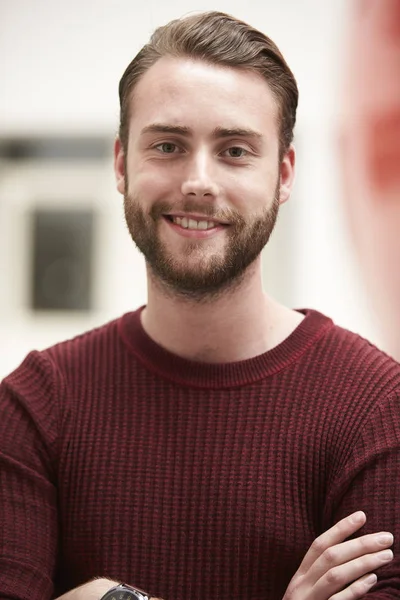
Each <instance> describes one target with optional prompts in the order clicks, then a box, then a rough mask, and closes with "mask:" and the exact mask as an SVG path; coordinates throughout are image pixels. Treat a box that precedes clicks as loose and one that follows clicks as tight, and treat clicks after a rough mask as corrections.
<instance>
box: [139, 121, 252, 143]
mask: <svg viewBox="0 0 400 600" xmlns="http://www.w3.org/2000/svg"><path fill="white" fill-rule="evenodd" d="M146 133H170V134H174V135H181V136H184V137H190V136H192V135H193V130H192V129H191V128H190V127H185V126H182V125H167V124H164V123H152V124H151V125H147V127H144V128H143V129H142V131H141V134H142V135H144V134H146ZM211 136H212V137H213V138H214V139H220V138H230V137H243V138H245V137H246V138H253V139H257V140H261V139H262V137H263V136H262V134H261V133H259V132H258V131H254V130H253V129H243V128H241V127H235V128H232V129H230V128H226V127H216V128H215V129H214V130H213V132H212V134H211Z"/></svg>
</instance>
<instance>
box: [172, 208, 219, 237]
mask: <svg viewBox="0 0 400 600" xmlns="http://www.w3.org/2000/svg"><path fill="white" fill-rule="evenodd" d="M167 216H168V217H169V216H172V215H164V219H163V221H164V222H165V223H166V224H167V225H168V226H169V227H171V229H173V231H175V233H177V234H178V235H180V236H182V237H186V238H192V239H197V240H203V239H208V238H210V237H213V236H215V235H218V234H219V233H221V231H224V230H225V229H226V225H223V224H217V225H216V226H215V227H213V228H212V229H185V228H184V227H181V226H180V225H177V223H174V222H173V221H171V220H170V219H168V218H167ZM173 216H174V217H178V216H180V215H178V214H176V213H174V215H173ZM185 216H186V215H185ZM187 218H190V217H187ZM198 218H199V217H196V219H198ZM201 220H202V221H205V219H204V217H202V219H201ZM214 223H216V221H214Z"/></svg>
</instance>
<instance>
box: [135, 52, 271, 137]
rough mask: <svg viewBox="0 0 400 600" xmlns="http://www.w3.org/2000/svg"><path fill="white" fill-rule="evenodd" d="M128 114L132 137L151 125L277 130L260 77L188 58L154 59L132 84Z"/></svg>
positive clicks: (266, 89)
mask: <svg viewBox="0 0 400 600" xmlns="http://www.w3.org/2000/svg"><path fill="white" fill-rule="evenodd" d="M130 112H131V115H132V116H131V129H132V128H133V130H134V131H135V132H136V133H138V129H142V128H143V127H146V126H147V125H149V124H151V123H154V122H157V123H159V122H162V123H168V124H171V125H184V126H188V127H190V128H191V129H193V131H196V130H198V131H200V130H201V131H202V132H207V131H208V130H214V129H215V127H221V126H222V127H230V128H234V127H240V128H249V129H256V130H258V131H260V133H262V134H265V135H268V136H270V135H271V134H272V133H276V134H277V131H278V127H277V121H278V105H277V101H276V99H275V96H274V95H273V93H272V91H271V89H270V87H269V86H268V84H267V82H266V81H265V80H264V79H263V78H262V77H261V75H258V74H257V73H254V72H252V71H248V70H244V69H239V68H231V67H225V66H219V65H213V64H209V63H206V62H204V61H199V60H192V59H184V58H179V59H178V58H167V57H163V58H161V59H160V60H158V61H157V62H156V63H155V64H154V65H153V66H152V67H150V69H149V70H148V71H147V72H146V73H145V74H144V75H143V76H142V78H141V79H140V80H139V82H138V83H137V84H136V86H135V89H134V94H133V98H131V111H130Z"/></svg>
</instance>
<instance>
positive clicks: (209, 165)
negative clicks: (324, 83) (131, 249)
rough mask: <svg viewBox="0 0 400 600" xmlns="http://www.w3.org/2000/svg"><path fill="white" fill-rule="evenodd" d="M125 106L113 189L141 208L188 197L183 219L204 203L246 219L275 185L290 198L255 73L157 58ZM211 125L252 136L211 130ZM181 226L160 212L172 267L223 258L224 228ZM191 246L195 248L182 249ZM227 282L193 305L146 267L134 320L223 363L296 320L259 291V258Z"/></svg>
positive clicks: (272, 119)
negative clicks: (168, 150) (194, 231)
mask: <svg viewBox="0 0 400 600" xmlns="http://www.w3.org/2000/svg"><path fill="white" fill-rule="evenodd" d="M260 96H262V97H263V102H262V103H261V102H260ZM131 113H132V117H131V123H130V132H129V141H128V151H127V154H126V155H125V154H124V151H123V148H122V146H121V144H120V142H119V140H117V141H116V144H115V172H116V177H117V188H118V190H119V191H120V192H121V193H122V194H125V193H127V194H128V195H129V196H130V197H135V198H136V199H137V201H138V202H139V203H141V206H142V208H143V209H144V210H145V211H147V213H148V212H149V211H150V210H151V207H152V206H153V205H154V204H155V203H157V202H161V201H164V202H168V203H170V204H171V205H173V206H175V205H176V206H177V208H176V210H175V214H182V206H184V203H185V202H186V201H188V200H190V201H191V202H192V203H195V205H196V207H197V210H196V211H191V212H186V214H187V215H188V216H192V217H195V216H197V217H198V218H199V216H200V215H203V216H202V217H200V218H203V219H204V214H205V212H206V211H209V210H213V211H215V213H216V214H217V215H221V216H222V220H224V216H225V215H226V213H228V214H229V211H234V212H236V213H238V214H239V215H240V216H241V217H242V218H243V219H244V220H245V222H246V223H251V222H252V220H253V219H254V218H257V217H259V216H260V215H262V214H263V213H264V212H265V210H269V209H271V207H272V205H273V202H274V198H275V195H276V192H277V196H278V202H279V203H283V202H285V201H286V200H287V199H288V198H289V196H290V192H291V189H292V185H293V181H294V165H295V151H294V148H293V147H290V148H289V150H288V152H287V153H286V154H285V156H284V157H283V160H282V161H281V163H279V137H278V121H277V113H278V111H277V105H276V101H275V98H274V96H273V94H272V93H271V91H270V90H269V88H268V86H267V85H266V83H265V82H264V81H263V80H262V79H261V78H260V77H259V76H258V75H256V74H254V73H249V72H244V71H237V70H232V69H227V68H222V67H216V66H211V65H207V64H205V63H202V62H198V61H197V62H194V61H190V60H182V59H179V60H178V59H168V58H162V59H160V60H159V61H158V62H157V63H156V64H155V65H153V66H152V67H151V68H150V69H149V70H148V71H147V73H146V74H145V75H144V76H143V78H142V79H141V80H140V81H139V83H138V85H137V87H136V88H135V96H134V99H133V101H132V108H131ZM157 123H158V124H165V125H168V126H171V127H176V126H180V127H185V128H187V130H188V133H187V134H185V135H178V134H172V133H171V134H167V133H162V132H157V131H154V132H151V131H150V132H149V130H148V128H149V127H151V126H152V125H153V124H157ZM217 128H223V129H225V130H233V129H235V130H237V129H240V130H246V131H251V132H254V135H251V134H248V135H232V136H226V137H215V135H214V132H215V130H216V129H217ZM166 143H167V144H174V145H176V146H177V148H178V149H179V150H180V151H177V152H176V153H174V154H173V155H172V156H171V155H170V154H167V155H166V154H165V153H163V152H162V151H160V150H162V145H163V144H166ZM233 148H243V156H241V157H240V158H233V157H231V156H230V155H231V154H232V150H231V149H233ZM234 152H237V151H234ZM249 199H251V202H250V201H249ZM172 212H173V211H172ZM228 222H229V219H228ZM185 233H186V232H183V234H182V233H181V232H179V231H177V228H173V227H171V224H170V223H168V222H167V221H166V220H165V219H162V218H160V220H159V222H158V237H159V239H160V240H161V242H162V243H163V245H164V246H165V247H166V249H167V251H168V253H169V255H170V256H171V257H172V258H173V260H174V262H175V264H176V265H177V268H183V269H186V270H188V269H191V270H197V269H199V268H201V269H203V272H204V270H206V268H207V263H211V260H212V258H213V257H215V256H217V257H218V258H219V259H220V260H223V257H224V253H225V251H226V246H227V240H228V238H229V233H228V228H227V227H219V228H216V230H215V232H213V233H212V235H208V236H207V238H198V237H196V238H193V237H191V238H187V237H186V236H185ZM194 243H195V244H196V251H191V252H190V251H188V250H190V247H191V245H193V244H194ZM235 283H236V285H234V287H230V288H228V289H227V290H225V293H224V290H221V292H220V293H219V294H218V295H217V296H213V297H212V298H211V299H209V300H208V301H207V299H206V300H204V299H203V301H202V302H199V301H198V300H191V299H188V298H185V297H183V296H182V295H180V294H178V293H171V290H170V289H168V288H167V287H166V286H165V285H163V284H162V282H160V280H159V279H157V278H156V277H154V274H153V273H152V271H151V269H149V268H148V303H147V307H146V309H145V310H144V311H143V313H142V322H143V326H144V328H145V330H146V331H147V333H148V334H149V335H150V336H151V337H152V338H153V339H154V340H155V341H156V342H158V343H159V344H161V345H162V346H164V347H165V348H167V349H168V350H170V351H171V352H174V353H176V354H178V355H180V356H183V357H185V358H189V359H195V360H206V361H207V362H228V361H237V360H244V359H246V358H250V357H253V356H256V355H258V354H261V353H263V352H265V351H266V350H269V349H271V348H273V347H274V346H276V345H277V344H279V343H280V342H281V341H283V339H285V338H286V337H287V336H288V335H289V334H290V333H291V332H292V331H293V329H295V327H296V326H297V325H298V323H299V322H300V321H301V319H302V315H300V314H299V313H296V312H295V311H291V310H289V309H287V308H286V307H284V306H281V305H279V304H278V303H276V302H275V301H274V300H273V299H272V298H270V297H268V296H267V295H265V294H264V292H263V289H262V281H261V260H260V257H257V258H256V259H255V261H254V262H253V263H252V264H251V265H250V266H249V268H248V269H247V270H246V272H245V273H244V274H243V275H242V278H241V280H240V281H239V282H235ZM182 323H185V326H184V327H182ZM199 330H201V331H202V335H201V336H199V335H198V331H199Z"/></svg>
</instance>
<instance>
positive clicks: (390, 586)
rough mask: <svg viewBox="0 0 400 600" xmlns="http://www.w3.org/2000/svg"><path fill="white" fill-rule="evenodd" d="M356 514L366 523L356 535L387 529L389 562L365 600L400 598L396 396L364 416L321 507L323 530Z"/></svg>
mask: <svg viewBox="0 0 400 600" xmlns="http://www.w3.org/2000/svg"><path fill="white" fill-rule="evenodd" d="M356 510H363V511H364V512H365V513H366V515H367V523H366V525H365V526H364V527H363V529H362V530H360V532H358V534H357V535H364V534H366V533H373V532H378V531H390V532H391V533H393V535H394V544H393V547H392V550H393V553H394V559H393V561H392V562H391V563H390V564H388V565H386V566H383V567H381V568H380V569H378V570H377V571H376V574H377V576H378V582H377V584H376V586H375V587H374V588H373V589H372V590H371V591H370V592H369V593H368V594H367V597H368V599H369V600H378V599H379V600H384V599H385V600H389V599H392V598H399V596H400V396H399V395H396V394H394V395H392V396H390V397H388V398H386V399H385V400H384V401H382V402H380V403H379V404H378V405H377V406H376V408H375V409H374V410H373V411H371V412H370V413H369V414H368V418H367V419H366V421H365V423H364V425H363V427H362V428H361V431H360V433H359V434H358V435H357V437H356V439H355V441H354V443H353V445H352V447H350V448H349V452H348V455H347V458H346V460H345V461H343V462H342V463H341V464H340V465H338V468H337V475H336V477H335V480H334V482H333V485H332V486H331V487H330V490H329V492H328V495H327V502H326V505H325V522H324V528H325V529H327V528H328V527H329V526H331V525H332V523H334V522H337V521H338V520H339V519H341V518H343V517H345V516H347V515H349V514H350V513H352V512H354V511H356Z"/></svg>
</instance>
